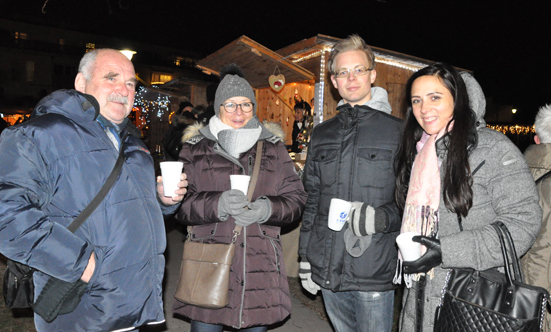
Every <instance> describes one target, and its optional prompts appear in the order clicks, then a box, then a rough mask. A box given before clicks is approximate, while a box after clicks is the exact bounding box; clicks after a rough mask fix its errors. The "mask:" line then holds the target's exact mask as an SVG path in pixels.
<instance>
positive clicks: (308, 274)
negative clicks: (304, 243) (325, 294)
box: [298, 260, 320, 295]
mask: <svg viewBox="0 0 551 332" xmlns="http://www.w3.org/2000/svg"><path fill="white" fill-rule="evenodd" d="M298 276H299V277H300V282H301V283H302V287H304V289H306V290H307V291H308V293H310V294H312V295H316V294H317V293H318V291H319V290H320V286H318V284H316V283H315V282H314V281H313V280H312V267H311V266H310V263H308V262H307V261H305V260H303V261H301V262H300V264H299V270H298Z"/></svg>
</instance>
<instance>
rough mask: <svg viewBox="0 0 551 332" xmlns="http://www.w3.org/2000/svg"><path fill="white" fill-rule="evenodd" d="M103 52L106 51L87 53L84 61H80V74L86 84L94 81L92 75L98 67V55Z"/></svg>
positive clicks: (97, 50) (94, 50)
mask: <svg viewBox="0 0 551 332" xmlns="http://www.w3.org/2000/svg"><path fill="white" fill-rule="evenodd" d="M103 50H105V49H101V48H100V49H93V50H91V51H88V52H86V54H84V56H83V57H82V59H80V63H79V65H78V72H79V73H81V74H82V75H84V78H85V79H86V82H90V80H91V79H92V73H93V72H94V67H95V66H96V59H97V57H98V54H99V53H100V52H101V51H103Z"/></svg>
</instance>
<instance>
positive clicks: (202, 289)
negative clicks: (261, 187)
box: [174, 141, 263, 309]
mask: <svg viewBox="0 0 551 332" xmlns="http://www.w3.org/2000/svg"><path fill="white" fill-rule="evenodd" d="M262 143H263V142H262V141H259V142H258V144H257V148H256V158H255V162H254V168H253V175H252V178H251V182H250V184H249V189H248V197H249V201H250V200H251V199H252V195H253V192H254V188H255V186H256V182H257V180H258V172H259V170H260V159H261V157H262V145H263V144H262ZM241 228H242V227H241V226H238V225H236V226H235V229H234V230H233V237H232V241H231V243H229V244H224V243H202V242H193V241H191V234H192V231H193V227H188V230H189V232H188V237H187V239H186V242H185V243H184V254H183V257H182V265H181V267H180V279H179V280H178V286H177V287H176V293H175V294H174V297H175V298H176V299H177V300H178V301H181V302H184V303H187V304H192V305H195V306H198V307H203V308H209V309H219V308H223V307H225V306H227V305H228V300H229V299H228V291H229V281H230V267H231V264H232V260H233V254H234V252H235V241H236V239H237V236H238V235H239V234H240V233H241Z"/></svg>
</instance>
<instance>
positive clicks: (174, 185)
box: [159, 161, 184, 197]
mask: <svg viewBox="0 0 551 332" xmlns="http://www.w3.org/2000/svg"><path fill="white" fill-rule="evenodd" d="M159 165H160V166H161V175H162V176H163V188H164V195H165V196H167V197H174V196H178V194H176V192H175V191H176V190H178V189H180V188H178V182H180V176H181V175H182V169H183V168H184V163H183V162H181V161H163V162H161V163H159Z"/></svg>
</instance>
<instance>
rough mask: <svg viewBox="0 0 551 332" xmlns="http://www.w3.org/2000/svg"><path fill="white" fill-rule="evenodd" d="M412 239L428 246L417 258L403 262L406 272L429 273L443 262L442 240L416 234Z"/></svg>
mask: <svg viewBox="0 0 551 332" xmlns="http://www.w3.org/2000/svg"><path fill="white" fill-rule="evenodd" d="M411 240H412V241H414V242H419V243H421V244H422V245H424V246H425V247H427V252H426V253H425V254H424V255H423V256H421V257H419V259H417V260H414V261H411V262H406V261H404V262H402V266H403V269H404V273H406V274H413V273H421V272H422V273H427V272H428V271H430V269H432V268H433V267H435V266H438V265H440V264H442V247H441V246H440V240H438V239H435V238H432V237H426V236H421V235H416V236H414V237H413V238H412V239H411Z"/></svg>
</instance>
